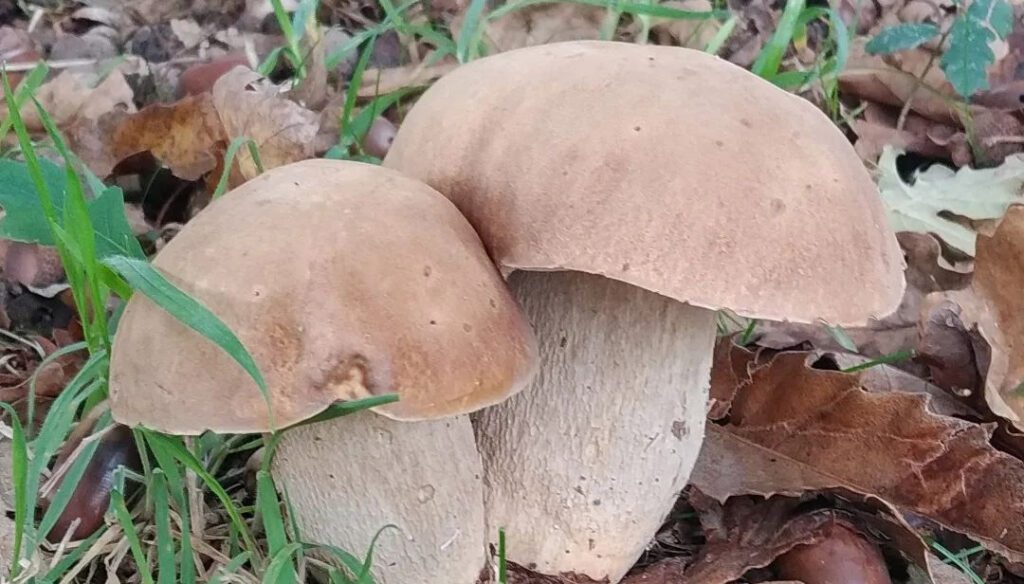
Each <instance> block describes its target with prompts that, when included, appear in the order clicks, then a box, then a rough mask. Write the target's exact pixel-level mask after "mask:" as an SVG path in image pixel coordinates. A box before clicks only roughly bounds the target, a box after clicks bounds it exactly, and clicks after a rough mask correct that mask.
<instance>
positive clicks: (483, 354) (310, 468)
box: [110, 160, 536, 584]
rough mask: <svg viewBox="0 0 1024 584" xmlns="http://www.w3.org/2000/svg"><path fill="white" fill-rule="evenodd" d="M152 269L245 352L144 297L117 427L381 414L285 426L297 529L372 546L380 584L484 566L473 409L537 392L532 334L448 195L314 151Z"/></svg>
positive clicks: (127, 315) (220, 427)
mask: <svg viewBox="0 0 1024 584" xmlns="http://www.w3.org/2000/svg"><path fill="white" fill-rule="evenodd" d="M153 265H154V266H155V267H156V268H158V269H159V270H161V271H162V272H163V273H164V274H166V276H167V277H168V279H169V280H171V281H172V282H174V283H175V284H176V285H178V286H180V287H181V288H182V289H183V290H184V291H185V292H186V293H188V294H190V295H192V296H193V297H194V298H196V299H197V300H198V301H200V302H201V303H203V304H204V305H205V306H207V307H208V308H209V309H210V310H211V311H212V312H213V313H214V314H216V315H217V316H218V317H219V318H220V319H221V320H223V321H224V322H225V324H226V325H227V326H228V327H229V328H230V329H231V330H232V331H233V332H234V333H235V334H236V335H237V336H238V337H239V339H240V341H241V342H242V343H243V344H244V345H245V346H246V347H247V348H248V350H249V351H250V353H251V354H252V355H253V358H254V359H255V361H256V363H257V364H258V366H259V367H260V370H261V372H262V374H263V376H264V378H265V380H266V383H267V387H268V390H269V391H268V393H269V397H270V403H272V405H273V418H271V417H270V415H269V412H268V408H267V406H266V403H265V402H264V398H263V396H262V394H261V393H260V391H259V389H258V387H257V385H256V384H255V382H254V381H253V380H252V379H251V378H250V377H249V376H247V375H246V373H245V372H244V371H243V369H242V368H241V367H240V366H239V365H238V364H237V363H236V362H235V361H233V360H232V359H231V358H230V357H229V356H228V355H227V353H226V352H224V351H221V350H220V349H217V348H216V347H215V346H214V345H212V344H211V343H209V342H208V341H206V340H205V339H203V338H202V337H200V336H199V335H198V333H196V332H194V331H193V330H192V329H190V328H187V327H186V326H185V325H184V324H182V323H180V322H179V321H178V320H176V319H174V318H173V317H172V316H170V315H169V314H168V313H166V312H165V311H164V310H162V309H161V308H159V307H157V305H156V304H154V303H153V302H152V301H151V300H149V299H148V298H146V297H144V296H142V295H135V296H133V297H132V298H131V300H130V301H129V302H128V303H127V306H126V308H125V311H124V314H123V316H122V318H121V320H120V324H119V327H118V330H117V333H116V337H115V342H114V348H113V354H112V358H111V372H110V406H111V413H112V414H113V417H114V418H115V420H117V421H118V422H119V423H121V424H125V425H128V426H136V425H142V426H144V427H148V428H151V429H155V430H158V431H161V432H165V433H172V434H179V435H196V434H200V433H202V432H204V431H207V430H212V431H215V432H223V433H249V432H266V431H270V430H273V429H281V428H286V427H289V426H293V425H294V424H297V423H299V422H302V421H308V420H310V418H311V417H312V416H314V415H316V414H318V413H320V412H322V411H323V410H325V409H326V408H327V407H328V406H330V405H331V404H332V403H335V402H339V401H347V400H354V399H358V398H366V397H370V396H376V395H383V394H398V395H399V400H398V401H397V402H393V403H389V404H384V405H381V406H378V407H376V408H374V409H373V410H372V411H366V410H363V411H360V412H358V413H355V414H353V415H350V416H345V417H341V418H335V419H333V420H330V421H325V422H312V423H308V424H303V425H300V426H297V427H294V426H293V427H291V428H290V429H288V430H286V431H285V432H284V433H283V436H282V439H281V441H280V444H279V447H278V450H277V454H276V456H275V458H274V461H273V463H272V470H273V472H274V474H275V477H276V478H277V479H278V486H279V487H281V488H282V489H284V490H286V491H287V493H288V496H289V499H290V502H291V505H292V509H293V511H294V513H295V516H296V519H297V523H298V526H299V529H300V532H301V535H302V540H303V541H307V542H313V543H320V544H330V545H334V546H338V547H341V548H342V549H344V550H346V551H349V552H350V553H353V554H355V555H356V556H358V557H362V556H363V555H364V554H365V553H366V552H367V550H368V549H369V546H370V544H371V540H372V539H373V537H374V535H376V534H377V532H378V531H379V530H381V529H382V528H384V527H385V526H387V525H389V524H393V525H395V526H396V527H397V528H398V531H397V532H396V531H394V530H390V531H385V532H383V533H382V535H381V537H380V538H379V540H378V542H377V546H376V548H375V549H374V558H375V566H376V572H377V573H376V574H375V577H376V581H377V582H379V583H381V584H385V583H391V584H394V583H399V582H401V583H407V582H420V583H428V584H435V583H436V584H470V583H472V582H475V581H476V578H477V576H478V575H479V573H480V571H481V570H482V569H484V567H485V564H486V559H487V548H486V541H487V538H486V535H485V533H484V528H485V524H484V516H483V487H482V483H481V474H482V469H481V463H480V457H479V454H478V452H477V450H476V444H475V442H474V437H473V431H472V426H471V424H470V421H469V418H468V416H467V414H468V413H469V412H471V411H473V410H475V409H478V408H481V407H484V406H488V405H492V404H495V403H497V402H500V401H501V400H503V399H505V398H506V397H507V396H509V395H510V394H512V393H514V392H516V391H518V390H519V389H520V388H522V387H525V385H526V384H527V382H528V381H529V379H530V377H531V376H532V375H533V373H534V371H535V367H536V365H535V363H536V344H535V340H534V337H533V335H532V332H531V330H530V328H529V325H528V323H527V321H526V319H525V317H524V316H523V315H522V313H521V311H520V309H519V307H518V305H517V304H516V303H515V301H514V300H513V299H512V297H511V294H510V293H509V291H508V289H507V288H506V286H505V283H504V281H503V280H502V278H501V275H500V273H499V272H498V270H497V269H496V267H495V266H494V264H493V263H491V261H490V260H489V258H488V257H487V254H486V252H485V250H484V248H483V246H482V244H481V242H480V240H479V238H478V236H477V235H476V233H475V232H474V231H473V229H472V228H471V227H470V225H469V223H468V222H467V221H466V220H465V218H463V217H462V215H460V214H459V212H458V211H457V210H456V208H455V206H454V205H452V203H451V202H450V201H448V200H447V199H445V198H444V197H443V196H441V195H440V194H439V193H437V192H435V191H433V190H431V189H430V188H428V187H426V186H424V185H422V184H421V183H418V182H416V181H414V180H411V179H408V178H406V177H403V176H401V175H400V174H399V173H397V172H395V171H393V170H389V169H384V168H381V167H379V166H375V165H370V164H364V163H356V162H342V161H333V160H307V161H303V162H298V163H294V164H289V165H287V166H282V167H278V168H274V169H272V170H269V171H268V172H266V173H264V174H262V175H260V176H259V177H257V178H255V179H253V180H251V181H249V182H247V183H245V184H243V185H241V186H240V187H238V188H236V189H234V190H233V191H231V192H229V193H227V194H225V195H224V196H223V197H222V198H220V199H218V200H217V201H215V202H213V203H212V204H211V205H209V206H208V207H207V208H205V209H204V210H203V211H201V212H200V213H199V214H198V215H197V216H196V217H195V218H194V219H193V220H192V221H190V222H189V223H188V224H187V225H185V227H184V228H183V229H182V230H181V232H180V233H179V234H178V235H177V236H176V237H175V238H174V239H173V240H172V241H171V242H170V243H169V244H168V245H167V246H166V247H165V248H164V249H163V250H162V251H161V252H160V253H159V254H158V255H157V257H156V258H155V260H154V261H153Z"/></svg>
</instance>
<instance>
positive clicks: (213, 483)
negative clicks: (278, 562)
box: [142, 430, 260, 558]
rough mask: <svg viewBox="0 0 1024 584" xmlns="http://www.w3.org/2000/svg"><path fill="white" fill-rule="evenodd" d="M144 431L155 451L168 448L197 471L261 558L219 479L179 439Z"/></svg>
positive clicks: (254, 554)
mask: <svg viewBox="0 0 1024 584" xmlns="http://www.w3.org/2000/svg"><path fill="white" fill-rule="evenodd" d="M142 432H144V433H145V435H146V442H147V443H148V444H149V445H150V448H151V449H153V450H154V451H155V450H156V449H157V448H161V447H162V448H165V449H167V451H169V452H170V453H171V454H172V455H173V456H174V458H175V459H177V461H178V462H180V463H182V464H184V465H185V466H186V467H188V468H189V469H190V470H191V471H192V472H194V473H196V475H197V476H198V477H199V478H200V479H201V480H202V481H203V483H205V484H206V486H207V488H209V489H210V492H212V493H213V494H214V495H215V496H216V497H217V499H219V500H220V502H221V504H222V505H223V506H224V510H225V512H227V514H228V517H229V518H230V519H231V523H232V525H233V526H234V527H235V528H236V529H237V530H238V533H239V535H241V537H242V540H243V541H244V543H245V546H246V548H247V549H248V551H249V552H250V553H251V555H252V557H254V558H259V557H260V555H259V547H258V546H257V545H256V540H255V539H253V536H252V534H251V533H250V532H249V528H248V526H247V525H246V524H245V521H244V520H243V519H242V514H241V513H240V512H239V510H238V507H237V506H236V505H235V502H234V501H232V500H231V496H230V495H228V493H227V491H225V490H224V487H222V486H221V485H220V483H219V482H217V479H216V478H214V477H213V476H212V475H211V474H210V473H209V472H207V471H206V469H205V468H203V465H202V464H201V463H200V462H199V461H198V460H196V458H195V457H194V456H193V455H192V453H191V452H189V451H188V449H187V448H185V447H184V446H183V445H182V444H181V443H180V442H179V441H175V440H174V439H172V438H170V437H168V436H164V435H163V434H160V433H157V432H152V431H150V430H142Z"/></svg>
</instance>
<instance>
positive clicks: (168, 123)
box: [68, 94, 227, 180]
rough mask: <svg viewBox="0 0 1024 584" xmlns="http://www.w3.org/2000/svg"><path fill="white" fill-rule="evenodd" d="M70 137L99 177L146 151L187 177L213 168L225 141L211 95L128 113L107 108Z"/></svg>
mask: <svg viewBox="0 0 1024 584" xmlns="http://www.w3.org/2000/svg"><path fill="white" fill-rule="evenodd" d="M68 138H69V141H70V142H71V144H72V147H73V148H74V149H75V151H76V152H78V153H79V157H80V158H81V159H82V161H83V162H84V163H85V164H86V165H87V166H88V167H89V168H90V169H91V170H92V171H93V172H94V173H95V174H96V175H97V176H100V177H105V176H109V175H110V174H111V172H113V170H114V168H115V167H116V166H117V165H118V164H119V163H120V162H121V161H123V160H125V159H127V158H129V157H131V156H133V155H135V154H139V153H142V152H147V151H148V152H152V153H153V156H155V157H156V158H157V159H159V160H160V161H161V162H162V163H163V164H164V165H166V166H167V167H168V168H170V170H171V172H173V173H174V174H175V176H178V177H180V178H183V179H186V180H198V179H199V178H202V177H203V176H204V175H205V174H206V173H208V172H210V171H211V170H213V169H214V167H216V165H217V157H218V153H219V152H222V151H223V149H224V148H226V141H227V139H226V135H225V133H224V128H223V126H222V125H221V122H220V118H219V116H218V114H217V110H216V108H215V107H214V103H213V98H212V97H211V96H210V95H209V94H200V95H195V96H188V97H185V98H183V99H180V100H178V101H176V102H174V103H172V104H167V105H165V104H159V103H157V104H152V105H149V106H146V107H145V108H143V109H142V110H140V111H139V112H138V113H135V114H130V115H129V114H125V113H123V112H111V113H110V114H107V115H105V116H103V117H102V118H100V119H99V121H98V123H97V124H95V125H92V126H85V127H79V128H74V129H73V130H72V131H71V132H70V133H69V136H68Z"/></svg>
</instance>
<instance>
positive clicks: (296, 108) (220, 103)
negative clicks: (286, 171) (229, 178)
mask: <svg viewBox="0 0 1024 584" xmlns="http://www.w3.org/2000/svg"><path fill="white" fill-rule="evenodd" d="M261 79H262V77H261V76H260V75H259V74H258V73H256V72H255V71H252V70H251V69H248V68H246V67H235V68H234V69H232V70H231V71H228V72H227V73H225V74H224V75H223V76H222V77H220V78H219V79H218V80H217V82H216V83H214V84H213V91H212V96H213V105H214V108H215V109H216V112H217V116H218V117H219V119H220V122H221V124H222V126H223V132H224V136H226V137H227V140H228V141H229V142H230V141H231V140H233V139H235V138H238V137H245V138H249V139H250V140H252V141H253V142H255V144H256V147H257V149H258V151H259V156H260V161H261V162H262V165H263V168H264V169H265V170H269V169H271V168H274V167H277V166H282V165H285V164H288V163H291V162H298V161H300V160H306V159H308V158H312V157H313V155H314V152H313V149H314V146H315V139H316V135H317V131H318V130H319V127H320V119H319V116H317V114H315V113H313V112H312V111H310V110H308V109H306V108H304V107H302V106H300V105H298V104H296V103H295V102H293V101H290V100H288V99H286V98H284V97H282V96H280V95H279V94H278V93H279V92H278V90H277V88H276V87H273V88H268V87H265V86H262V85H260V81H261ZM235 163H236V164H237V165H238V168H239V170H240V172H241V175H242V177H243V179H244V180H249V179H251V178H253V177H255V176H256V175H257V174H259V169H258V168H257V166H256V163H255V161H254V160H253V159H252V156H251V155H250V154H249V152H248V150H247V149H239V151H238V154H237V155H236V156H235Z"/></svg>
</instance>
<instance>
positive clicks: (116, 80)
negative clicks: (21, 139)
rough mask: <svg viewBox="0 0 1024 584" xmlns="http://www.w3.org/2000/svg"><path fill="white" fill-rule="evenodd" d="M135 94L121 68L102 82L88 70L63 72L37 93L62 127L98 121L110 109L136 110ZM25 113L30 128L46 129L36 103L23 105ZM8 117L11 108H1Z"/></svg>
mask: <svg viewBox="0 0 1024 584" xmlns="http://www.w3.org/2000/svg"><path fill="white" fill-rule="evenodd" d="M97 81H98V83H97ZM133 95H134V94H133V92H132V89H131V87H129V86H128V82H127V81H125V78H124V75H123V74H121V72H120V71H117V70H115V71H112V72H111V73H110V74H109V75H107V76H106V77H105V78H104V79H103V80H101V81H100V80H98V79H97V78H96V76H95V75H94V74H92V73H89V72H86V71H79V70H74V71H72V70H68V71H63V72H61V73H60V74H59V75H57V76H56V77H54V78H53V79H51V80H50V81H47V82H46V83H44V84H42V85H41V86H40V87H39V89H37V90H36V93H35V97H36V99H38V100H39V103H40V105H42V106H43V108H44V109H45V110H46V113H48V114H49V115H50V118H52V119H53V122H54V123H55V124H57V127H58V128H61V129H64V128H66V127H68V126H70V125H71V124H73V123H79V124H81V123H91V122H94V121H95V120H97V119H98V118H99V117H100V116H102V115H103V114H106V113H107V112H110V111H125V112H134V111H135V102H134V101H133ZM21 115H22V118H23V119H24V121H25V125H26V126H27V127H28V129H29V130H30V131H33V132H42V131H44V128H43V124H42V120H40V119H39V114H38V113H37V112H36V108H35V106H34V105H33V104H31V103H27V104H25V105H23V106H22V108H21ZM6 117H7V108H6V107H2V108H0V118H6Z"/></svg>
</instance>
